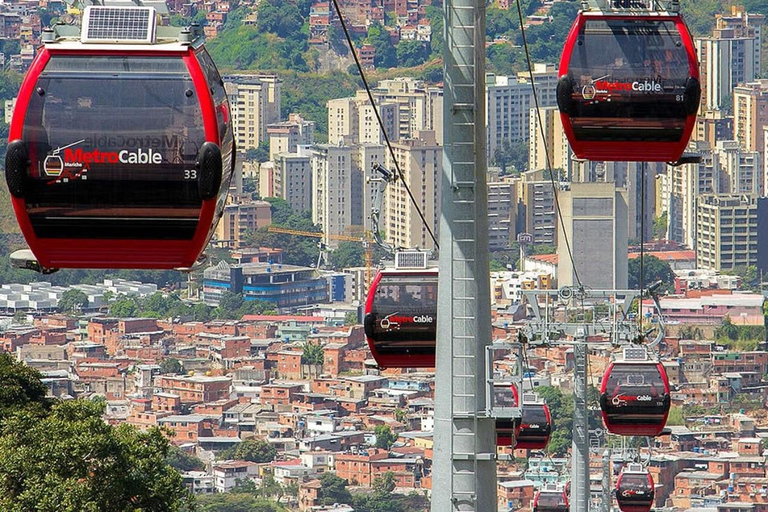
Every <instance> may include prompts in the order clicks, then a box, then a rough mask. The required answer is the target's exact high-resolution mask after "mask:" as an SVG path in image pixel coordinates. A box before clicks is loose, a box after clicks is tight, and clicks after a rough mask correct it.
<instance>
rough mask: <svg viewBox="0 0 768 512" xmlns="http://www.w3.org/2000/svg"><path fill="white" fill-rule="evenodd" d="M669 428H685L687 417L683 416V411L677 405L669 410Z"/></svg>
mask: <svg viewBox="0 0 768 512" xmlns="http://www.w3.org/2000/svg"><path fill="white" fill-rule="evenodd" d="M667 425H668V426H684V425H685V417H684V416H683V409H682V407H679V406H677V405H673V406H672V407H670V409H669V416H667Z"/></svg>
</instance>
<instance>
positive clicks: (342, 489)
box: [318, 472, 352, 505]
mask: <svg viewBox="0 0 768 512" xmlns="http://www.w3.org/2000/svg"><path fill="white" fill-rule="evenodd" d="M347 485H348V483H347V481H346V480H344V479H343V478H340V477H338V476H336V475H335V474H334V473H331V472H325V473H323V474H322V475H320V489H319V491H318V501H319V502H320V505H333V504H334V503H344V504H350V503H351V502H352V495H351V494H350V493H349V490H348V489H347Z"/></svg>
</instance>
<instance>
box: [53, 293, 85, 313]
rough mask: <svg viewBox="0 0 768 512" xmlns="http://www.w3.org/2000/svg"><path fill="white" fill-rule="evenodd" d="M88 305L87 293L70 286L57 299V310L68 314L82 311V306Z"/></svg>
mask: <svg viewBox="0 0 768 512" xmlns="http://www.w3.org/2000/svg"><path fill="white" fill-rule="evenodd" d="M86 307H88V295H86V294H85V292H83V291H82V290H78V289H77V288H72V289H70V290H67V291H65V292H64V293H62V294H61V299H60V300H59V311H61V312H62V313H66V314H68V315H74V314H77V313H80V312H82V310H83V308H86Z"/></svg>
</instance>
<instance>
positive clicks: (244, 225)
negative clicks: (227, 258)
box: [216, 197, 272, 249]
mask: <svg viewBox="0 0 768 512" xmlns="http://www.w3.org/2000/svg"><path fill="white" fill-rule="evenodd" d="M230 199H233V198H231V197H230ZM271 223H272V214H271V211H270V209H269V203H268V202H266V201H250V200H244V199H243V198H237V199H235V200H231V201H230V202H229V203H228V204H227V205H225V206H224V214H223V215H222V216H221V220H219V224H218V225H217V226H216V239H217V241H218V244H219V245H220V246H221V247H229V248H233V249H238V248H239V247H240V246H241V245H242V244H243V243H244V242H245V238H246V236H247V235H248V234H249V233H251V232H253V231H256V230H257V229H259V228H262V227H265V226H269V225H270V224H271Z"/></svg>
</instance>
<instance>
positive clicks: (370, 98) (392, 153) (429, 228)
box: [333, 0, 440, 250]
mask: <svg viewBox="0 0 768 512" xmlns="http://www.w3.org/2000/svg"><path fill="white" fill-rule="evenodd" d="M333 7H334V10H335V11H336V15H337V16H338V17H339V21H340V22H341V28H342V29H343V30H344V36H345V37H346V38H347V45H349V51H350V52H352V56H353V57H354V59H355V65H356V66H357V71H358V72H359V73H360V79H361V80H362V81H363V86H364V87H365V92H366V93H367V94H368V101H369V102H370V103H371V108H372V109H373V113H374V114H376V120H377V121H378V123H379V128H380V129H381V133H382V135H384V141H385V143H386V145H387V150H388V151H389V154H390V156H391V157H392V162H393V163H394V164H395V171H396V176H397V178H400V183H402V184H403V186H404V187H405V191H406V192H408V197H410V198H411V203H412V204H413V206H414V208H416V212H417V213H418V214H419V218H421V223H422V224H423V225H424V227H425V228H426V230H427V233H429V236H430V238H432V242H433V243H434V244H435V248H436V249H437V250H440V244H439V243H438V242H437V238H436V237H435V234H434V232H433V231H432V226H430V225H429V223H427V219H426V218H425V217H424V213H422V211H421V208H419V205H418V203H417V202H416V198H415V197H413V193H412V192H411V188H410V187H409V186H408V183H406V181H405V180H404V179H402V177H403V173H402V171H401V170H400V164H399V163H398V162H397V158H396V157H395V150H394V149H393V148H392V143H391V142H390V140H389V135H387V130H386V129H385V128H384V121H383V120H382V119H381V114H380V113H379V109H378V108H377V107H376V101H375V100H374V98H373V93H372V92H371V87H370V85H368V79H367V78H366V76H365V72H364V71H363V65H362V64H361V63H360V58H359V57H358V55H357V51H355V45H354V43H353V42H352V37H351V36H350V35H349V29H348V28H347V22H346V21H344V16H342V14H341V8H340V7H339V2H338V0H333Z"/></svg>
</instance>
